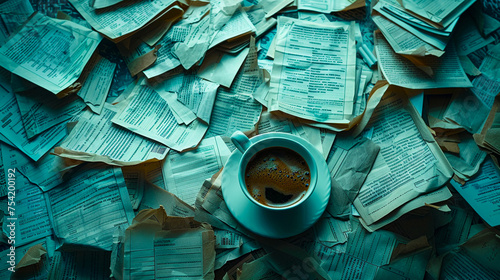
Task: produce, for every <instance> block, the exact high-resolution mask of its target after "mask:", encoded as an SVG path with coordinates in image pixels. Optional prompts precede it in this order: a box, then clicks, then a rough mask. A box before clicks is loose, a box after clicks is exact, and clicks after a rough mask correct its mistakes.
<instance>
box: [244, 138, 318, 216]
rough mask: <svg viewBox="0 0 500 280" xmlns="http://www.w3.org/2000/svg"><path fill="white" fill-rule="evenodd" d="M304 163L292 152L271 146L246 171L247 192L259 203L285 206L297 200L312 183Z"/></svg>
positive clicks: (252, 160)
mask: <svg viewBox="0 0 500 280" xmlns="http://www.w3.org/2000/svg"><path fill="white" fill-rule="evenodd" d="M309 172H310V171H309V167H308V165H307V163H306V162H305V160H304V159H303V158H302V157H301V156H300V155H299V154H297V153H296V152H294V151H293V150H291V149H288V148H283V147H271V148H267V149H264V150H262V151H260V152H258V153H257V154H256V155H254V157H253V158H252V159H251V160H250V161H249V163H248V165H247V167H246V172H245V183H246V185H247V190H248V192H249V193H250V195H252V197H253V198H254V199H255V200H257V201H258V202H259V203H262V204H264V205H267V206H272V207H284V206H288V205H291V204H293V203H295V202H297V201H298V200H300V199H301V198H302V197H303V196H304V195H305V194H306V192H307V190H308V188H309V184H310V181H311V178H310V173H309Z"/></svg>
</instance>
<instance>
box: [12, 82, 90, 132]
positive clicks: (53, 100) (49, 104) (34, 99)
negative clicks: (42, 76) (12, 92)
mask: <svg viewBox="0 0 500 280" xmlns="http://www.w3.org/2000/svg"><path fill="white" fill-rule="evenodd" d="M49 94H50V95H49ZM16 100H17V105H19V111H20V112H21V115H22V119H23V125H24V129H25V130H26V135H27V136H28V138H30V139H31V138H33V137H35V136H36V135H38V134H40V133H42V132H44V131H45V130H47V129H49V128H51V127H53V126H55V125H57V124H59V123H62V122H64V121H67V120H69V119H71V118H72V117H74V116H76V115H78V114H79V113H80V112H81V111H82V110H83V108H85V103H84V102H83V101H82V100H81V99H80V98H79V97H78V96H77V95H76V94H72V95H69V96H66V97H64V98H57V97H56V96H54V95H53V94H51V93H50V92H46V91H44V90H30V91H26V92H23V93H17V94H16Z"/></svg>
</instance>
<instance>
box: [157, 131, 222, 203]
mask: <svg viewBox="0 0 500 280" xmlns="http://www.w3.org/2000/svg"><path fill="white" fill-rule="evenodd" d="M230 155H231V151H229V149H228V148H227V146H226V144H224V141H223V140H222V139H221V138H220V137H219V136H216V137H212V138H206V139H204V140H202V141H201V142H200V145H198V147H197V148H196V150H192V151H187V152H183V153H177V152H175V151H170V153H169V154H168V156H167V158H166V159H165V161H164V163H163V174H164V178H165V189H166V190H167V191H169V192H171V193H173V194H175V195H176V196H177V197H179V198H180V199H182V200H183V201H184V202H186V203H187V204H189V205H191V206H194V203H195V201H196V196H197V195H198V192H199V190H200V187H201V185H202V184H203V182H204V181H205V179H207V178H210V177H211V176H212V175H213V174H215V173H217V171H219V170H220V169H221V168H222V167H223V164H225V163H226V161H227V159H228V158H229V156H230Z"/></svg>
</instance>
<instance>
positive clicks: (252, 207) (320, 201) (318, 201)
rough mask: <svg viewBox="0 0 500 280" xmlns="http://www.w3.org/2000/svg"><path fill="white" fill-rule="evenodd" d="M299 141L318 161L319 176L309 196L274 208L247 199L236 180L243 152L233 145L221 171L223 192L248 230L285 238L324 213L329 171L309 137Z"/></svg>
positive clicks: (266, 235) (309, 225)
mask: <svg viewBox="0 0 500 280" xmlns="http://www.w3.org/2000/svg"><path fill="white" fill-rule="evenodd" d="M270 137H273V135H272V134H261V135H257V136H255V137H253V138H251V139H250V141H251V142H252V143H253V142H257V141H259V140H261V139H266V138H270ZM302 144H303V145H304V146H305V147H306V148H307V149H308V150H309V151H310V153H311V154H312V156H313V158H314V160H315V161H316V164H317V169H318V177H317V178H318V179H317V184H316V187H315V189H314V191H313V192H312V194H311V196H310V197H309V198H308V199H307V200H306V201H304V202H302V203H301V204H300V205H298V206H297V207H295V208H292V209H289V210H284V211H276V212H273V211H271V210H266V209H265V208H261V207H259V206H257V205H256V204H255V203H253V202H252V201H250V200H249V199H248V198H247V197H246V196H245V194H244V193H243V190H242V189H241V187H240V185H239V183H238V172H237V170H238V164H239V161H240V158H241V156H242V153H241V152H240V151H239V150H238V149H236V150H234V152H233V153H232V154H231V156H230V157H229V159H228V160H227V162H226V165H225V167H224V169H223V171H222V182H221V188H222V195H223V196H224V200H225V202H226V205H227V208H228V209H229V212H231V214H232V215H233V216H234V218H235V219H236V220H237V221H238V222H239V223H240V224H241V225H243V226H244V227H245V228H247V229H248V230H250V231H251V232H253V233H255V234H258V235H261V236H264V237H268V238H286V237H290V236H294V235H297V234H299V233H302V232H304V231H305V230H307V229H308V228H309V227H311V226H312V225H313V224H314V223H315V222H316V221H317V220H318V219H319V217H320V216H321V215H322V214H323V212H324V211H325V209H326V206H327V204H328V199H329V198H330V191H331V179H330V171H329V170H328V166H327V164H326V161H325V159H324V158H323V155H321V153H320V152H319V151H318V150H317V149H316V148H315V147H314V146H313V145H312V144H311V143H309V142H308V141H306V140H304V141H303V142H302Z"/></svg>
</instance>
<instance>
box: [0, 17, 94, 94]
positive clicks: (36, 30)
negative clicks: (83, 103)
mask: <svg viewBox="0 0 500 280" xmlns="http://www.w3.org/2000/svg"><path fill="white" fill-rule="evenodd" d="M101 39H102V37H101V35H99V34H98V33H97V32H95V31H92V30H91V29H88V28H86V27H83V26H81V25H79V24H76V23H73V22H70V21H66V20H58V19H53V18H50V17H48V16H44V15H42V14H38V13H37V14H34V15H33V16H32V17H31V18H30V20H29V21H28V22H27V23H26V24H25V25H24V26H23V28H22V29H20V30H19V31H18V32H17V33H16V34H14V35H13V36H12V37H11V38H10V39H9V40H8V41H7V42H6V43H5V45H3V46H2V47H1V48H0V64H2V66H3V67H5V68H6V69H7V70H9V71H11V72H12V73H14V74H16V75H19V76H21V77H23V78H25V79H26V80H28V81H30V82H32V83H34V84H36V85H38V86H40V87H42V88H45V89H46V90H48V91H50V92H52V93H54V94H58V93H59V92H61V91H63V90H65V89H66V88H68V87H70V86H72V85H73V83H75V82H76V80H77V79H78V77H79V76H80V74H81V73H82V71H83V68H84V67H85V64H86V63H87V62H88V61H89V59H90V57H91V56H92V54H93V53H94V50H95V49H96V48H97V45H98V44H99V42H101Z"/></svg>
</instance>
